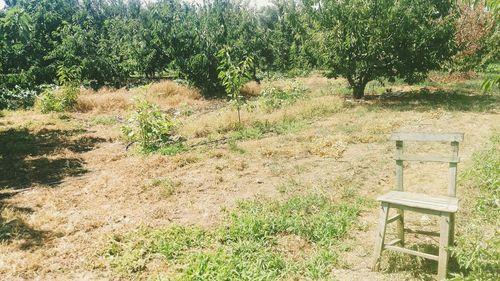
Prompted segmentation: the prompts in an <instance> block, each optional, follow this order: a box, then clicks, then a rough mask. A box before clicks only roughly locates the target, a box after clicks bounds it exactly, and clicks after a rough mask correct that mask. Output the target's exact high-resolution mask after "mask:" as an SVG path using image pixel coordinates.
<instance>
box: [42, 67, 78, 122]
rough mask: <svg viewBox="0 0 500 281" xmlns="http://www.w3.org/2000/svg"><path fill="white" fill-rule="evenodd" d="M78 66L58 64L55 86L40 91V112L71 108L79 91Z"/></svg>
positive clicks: (60, 110)
mask: <svg viewBox="0 0 500 281" xmlns="http://www.w3.org/2000/svg"><path fill="white" fill-rule="evenodd" d="M80 76H81V68H80V67H76V66H75V67H70V68H66V67H64V66H62V65H60V66H59V67H58V68H57V80H58V84H59V86H58V87H57V88H47V89H45V91H43V92H42V94H41V96H40V98H39V101H38V104H39V108H40V111H41V112H42V113H48V112H62V111H66V110H69V109H71V108H73V107H74V106H75V105H76V103H77V101H78V95H79V93H80V90H79V89H78V87H79V81H80Z"/></svg>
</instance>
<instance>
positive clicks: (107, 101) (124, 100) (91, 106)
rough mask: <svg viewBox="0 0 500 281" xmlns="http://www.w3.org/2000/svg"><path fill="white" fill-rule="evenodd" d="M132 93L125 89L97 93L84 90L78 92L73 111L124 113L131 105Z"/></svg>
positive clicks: (103, 90)
mask: <svg viewBox="0 0 500 281" xmlns="http://www.w3.org/2000/svg"><path fill="white" fill-rule="evenodd" d="M132 97H133V93H131V92H130V91H128V90H126V89H118V90H113V89H110V88H102V89H100V90H99V91H97V92H96V91H92V90H89V89H84V90H81V91H80V95H79V97H78V100H77V103H76V106H75V108H74V109H75V110H76V111H77V112H95V113H104V112H114V111H124V110H127V109H128V108H130V106H131V105H132Z"/></svg>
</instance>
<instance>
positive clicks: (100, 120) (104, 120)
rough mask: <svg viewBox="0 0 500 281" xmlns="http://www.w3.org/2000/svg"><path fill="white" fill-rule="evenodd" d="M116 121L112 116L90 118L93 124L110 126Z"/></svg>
mask: <svg viewBox="0 0 500 281" xmlns="http://www.w3.org/2000/svg"><path fill="white" fill-rule="evenodd" d="M117 122H118V120H116V118H115V117H113V116H96V117H94V118H93V119H92V123H93V124H95V125H105V126H110V125H114V124H116V123H117Z"/></svg>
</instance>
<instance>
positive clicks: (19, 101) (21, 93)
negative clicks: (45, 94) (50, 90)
mask: <svg viewBox="0 0 500 281" xmlns="http://www.w3.org/2000/svg"><path fill="white" fill-rule="evenodd" d="M37 95H38V92H37V91H36V90H29V89H23V88H21V87H19V86H17V85H16V86H15V87H14V89H12V90H9V89H6V88H1V89H0V109H10V110H15V109H19V108H27V107H31V106H33V104H34V103H35V100H36V96H37Z"/></svg>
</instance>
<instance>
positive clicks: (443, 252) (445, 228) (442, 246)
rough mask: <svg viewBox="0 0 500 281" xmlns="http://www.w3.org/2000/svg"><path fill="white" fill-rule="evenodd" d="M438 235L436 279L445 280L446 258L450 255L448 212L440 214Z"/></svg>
mask: <svg viewBox="0 0 500 281" xmlns="http://www.w3.org/2000/svg"><path fill="white" fill-rule="evenodd" d="M440 233H441V235H440V236H439V260H438V276H437V279H438V280H445V279H446V275H447V273H448V259H449V257H450V255H449V252H448V246H449V242H450V241H449V239H450V235H449V234H450V217H449V214H442V215H441V224H440Z"/></svg>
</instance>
